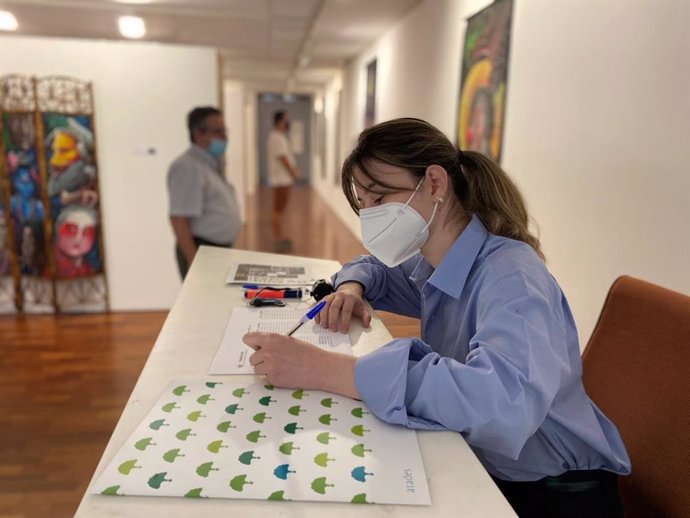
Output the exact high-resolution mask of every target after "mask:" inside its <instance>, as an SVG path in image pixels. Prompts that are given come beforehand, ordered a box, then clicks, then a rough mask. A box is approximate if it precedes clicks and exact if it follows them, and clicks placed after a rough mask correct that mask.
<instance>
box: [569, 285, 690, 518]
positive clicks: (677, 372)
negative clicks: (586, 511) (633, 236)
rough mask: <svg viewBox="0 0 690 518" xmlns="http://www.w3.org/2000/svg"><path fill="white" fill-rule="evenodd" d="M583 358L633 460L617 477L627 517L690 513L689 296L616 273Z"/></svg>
mask: <svg viewBox="0 0 690 518" xmlns="http://www.w3.org/2000/svg"><path fill="white" fill-rule="evenodd" d="M582 363H583V368H584V371H583V381H584V385H585V388H586V390H587V393H588V394H589V396H590V397H591V398H592V400H593V401H594V402H595V403H596V404H597V405H598V406H599V408H601V410H602V411H603V412H604V413H605V414H606V415H607V416H608V417H609V418H610V419H611V420H612V421H613V422H614V423H615V424H616V426H617V427H618V429H619V431H620V433H621V435H622V437H623V441H624V442H625V445H626V447H627V449H628V454H629V455H630V458H631V460H632V475H630V476H629V477H621V478H620V491H621V498H622V500H623V509H624V513H625V516H626V517H628V518H637V517H644V518H649V517H653V518H663V517H673V518H679V517H690V297H688V296H686V295H682V294H680V293H677V292H674V291H671V290H668V289H665V288H661V287H659V286H655V285H654V284H649V283H647V282H644V281H641V280H638V279H634V278H632V277H627V276H624V277H620V278H618V279H617V280H616V281H615V282H614V283H613V286H611V290H610V291H609V294H608V296H607V297H606V302H605V303H604V307H603V309H602V310H601V315H600V316H599V321H598V322H597V325H596V327H595V329H594V332H593V333H592V337H591V339H590V340H589V343H588V344H587V347H586V348H585V351H584V353H583V355H582Z"/></svg>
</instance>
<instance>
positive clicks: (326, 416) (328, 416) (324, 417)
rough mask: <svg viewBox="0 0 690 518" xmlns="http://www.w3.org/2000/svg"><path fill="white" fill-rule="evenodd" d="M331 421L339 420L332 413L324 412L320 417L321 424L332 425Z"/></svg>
mask: <svg viewBox="0 0 690 518" xmlns="http://www.w3.org/2000/svg"><path fill="white" fill-rule="evenodd" d="M331 421H337V419H336V418H335V417H331V414H323V415H322V416H320V417H319V422H320V423H321V424H325V425H330V424H331Z"/></svg>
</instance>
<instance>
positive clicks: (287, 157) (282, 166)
mask: <svg viewBox="0 0 690 518" xmlns="http://www.w3.org/2000/svg"><path fill="white" fill-rule="evenodd" d="M289 127H290V122H289V121H288V117H287V113H286V112H284V111H278V112H275V113H274V114H273V129H272V130H271V132H270V133H269V134H268V142H267V144H266V152H267V154H268V157H267V158H268V159H267V163H268V184H269V185H270V186H271V188H272V190H273V209H272V212H271V227H272V228H273V237H274V239H275V250H276V252H289V251H291V250H292V242H291V241H290V240H289V239H286V238H285V235H284V233H283V216H284V214H285V209H286V208H287V204H288V199H289V197H290V189H291V188H292V184H294V183H295V180H297V179H298V178H299V176H300V172H299V169H297V165H296V162H295V157H294V156H293V154H292V150H291V149H290V142H289V141H288V138H287V132H288V129H289Z"/></svg>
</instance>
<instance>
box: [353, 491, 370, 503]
mask: <svg viewBox="0 0 690 518" xmlns="http://www.w3.org/2000/svg"><path fill="white" fill-rule="evenodd" d="M350 502H352V503H353V504H373V503H374V502H368V501H367V494H366V493H359V494H358V495H355V496H353V497H352V500H350Z"/></svg>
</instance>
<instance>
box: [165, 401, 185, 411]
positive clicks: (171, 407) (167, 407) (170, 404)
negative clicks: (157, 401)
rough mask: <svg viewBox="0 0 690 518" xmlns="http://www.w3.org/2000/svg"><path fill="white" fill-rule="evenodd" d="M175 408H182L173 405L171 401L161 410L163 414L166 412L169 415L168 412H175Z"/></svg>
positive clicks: (175, 404)
mask: <svg viewBox="0 0 690 518" xmlns="http://www.w3.org/2000/svg"><path fill="white" fill-rule="evenodd" d="M176 408H182V407H179V406H177V403H175V402H174V401H172V402H170V403H166V404H165V405H163V407H162V410H163V412H168V413H170V412H172V411H173V410H175V409H176Z"/></svg>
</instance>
